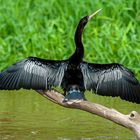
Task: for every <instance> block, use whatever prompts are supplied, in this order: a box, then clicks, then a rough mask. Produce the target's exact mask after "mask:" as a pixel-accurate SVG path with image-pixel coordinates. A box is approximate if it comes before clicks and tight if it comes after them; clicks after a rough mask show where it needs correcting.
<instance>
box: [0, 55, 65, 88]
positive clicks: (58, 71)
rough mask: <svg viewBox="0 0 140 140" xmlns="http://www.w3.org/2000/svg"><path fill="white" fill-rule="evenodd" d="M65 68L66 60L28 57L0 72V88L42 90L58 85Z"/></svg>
mask: <svg viewBox="0 0 140 140" xmlns="http://www.w3.org/2000/svg"><path fill="white" fill-rule="evenodd" d="M66 69H67V62H66V61H53V60H43V59H40V58H36V57H29V58H27V59H24V60H22V61H19V62H17V63H15V64H13V65H12V66H10V67H9V68H8V69H6V70H5V71H3V72H2V73H0V89H8V90H12V89H20V88H25V89H37V90H39V89H42V90H43V89H48V87H50V86H60V85H61V82H62V79H63V76H64V72H65V70H66Z"/></svg>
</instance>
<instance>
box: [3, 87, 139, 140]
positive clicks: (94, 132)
mask: <svg viewBox="0 0 140 140" xmlns="http://www.w3.org/2000/svg"><path fill="white" fill-rule="evenodd" d="M87 98H88V100H90V101H92V102H96V103H100V104H102V105H105V106H107V107H110V108H115V109H117V110H119V111H121V112H122V113H125V114H129V113H130V112H131V111H132V110H136V111H138V112H139V113H140V110H139V108H140V105H137V104H133V103H129V102H126V101H122V100H120V99H119V98H111V97H101V96H96V95H92V94H89V93H88V94H87ZM15 139H16V140H103V139H104V140H135V137H134V135H133V133H132V132H131V131H129V130H127V129H125V128H123V127H121V126H119V125H117V124H114V123H112V122H111V121H108V120H105V119H103V118H101V117H98V116H96V115H92V114H90V113H87V112H84V111H81V110H76V109H67V108H63V107H61V106H58V105H55V104H54V103H51V102H50V101H48V100H47V99H45V98H43V97H42V96H40V95H39V94H38V93H36V92H35V91H28V90H20V91H0V140H15Z"/></svg>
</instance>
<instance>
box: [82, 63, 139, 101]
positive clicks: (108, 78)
mask: <svg viewBox="0 0 140 140" xmlns="http://www.w3.org/2000/svg"><path fill="white" fill-rule="evenodd" d="M80 68H81V71H82V73H83V77H84V86H85V89H87V90H92V91H93V92H95V93H97V94H99V95H103V96H120V97H121V98H122V99H124V100H127V101H131V102H136V103H140V84H139V82H138V80H137V79H136V78H135V77H134V74H133V73H132V72H131V71H130V70H129V69H127V68H124V67H123V66H122V65H120V64H91V63H85V62H83V63H81V65H80Z"/></svg>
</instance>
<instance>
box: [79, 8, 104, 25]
mask: <svg viewBox="0 0 140 140" xmlns="http://www.w3.org/2000/svg"><path fill="white" fill-rule="evenodd" d="M101 10H102V9H99V10H97V11H96V12H94V13H93V14H91V15H89V16H85V17H83V18H82V19H81V20H80V22H79V24H80V25H82V26H83V27H84V26H85V25H86V24H87V22H88V21H89V20H90V19H91V18H92V17H94V16H95V15H96V14H97V13H99V12H100V11H101Z"/></svg>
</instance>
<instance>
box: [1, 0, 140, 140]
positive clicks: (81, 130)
mask: <svg viewBox="0 0 140 140" xmlns="http://www.w3.org/2000/svg"><path fill="white" fill-rule="evenodd" d="M100 8H102V9H103V10H102V11H101V12H100V13H99V14H98V15H97V16H96V17H95V18H94V19H93V20H91V21H90V22H89V23H88V24H87V26H86V28H85V30H84V33H83V43H84V47H85V57H84V59H85V60H86V61H88V62H94V63H111V62H117V63H121V64H123V65H124V66H127V67H128V68H130V69H132V70H133V71H134V72H135V74H136V76H137V77H139V78H138V79H139V80H140V74H139V72H140V0H0V70H3V69H5V68H6V67H8V66H9V65H10V64H13V63H14V62H16V61H18V60H21V59H24V58H26V57H28V56H36V57H41V58H46V59H59V60H60V59H67V58H68V57H69V56H70V55H71V54H72V53H73V52H74V49H75V44H74V40H73V38H74V33H75V29H76V26H77V24H78V22H79V20H80V19H81V18H82V17H83V16H86V15H89V14H91V13H93V12H94V11H96V10H97V9H100ZM29 93H30V94H29ZM86 96H87V98H88V100H90V101H92V102H97V103H99V104H103V105H105V106H108V107H110V108H115V109H117V110H119V111H121V112H122V113H125V114H128V113H129V112H130V111H132V110H136V111H138V112H139V105H138V104H132V103H129V102H126V101H123V100H120V99H119V98H112V97H101V96H97V95H92V94H89V93H86ZM0 139H8V140H15V139H20V140H25V139H26V140H28V139H29V140H31V139H33V140H46V139H48V140H56V139H58V140H102V139H106V140H108V139H109V140H132V139H133V140H134V139H135V138H134V135H133V134H132V133H131V132H130V131H128V130H127V129H125V128H122V127H120V126H118V125H116V124H114V123H112V122H110V121H107V120H105V119H102V118H100V117H98V116H95V115H91V114H89V113H86V112H83V111H78V110H68V109H64V108H62V107H60V106H57V105H55V104H53V103H50V102H49V101H47V100H46V99H43V98H42V97H41V96H40V95H38V94H35V92H34V91H27V90H20V91H8V92H7V91H0Z"/></svg>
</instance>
